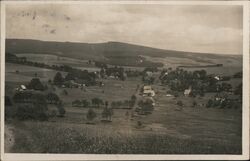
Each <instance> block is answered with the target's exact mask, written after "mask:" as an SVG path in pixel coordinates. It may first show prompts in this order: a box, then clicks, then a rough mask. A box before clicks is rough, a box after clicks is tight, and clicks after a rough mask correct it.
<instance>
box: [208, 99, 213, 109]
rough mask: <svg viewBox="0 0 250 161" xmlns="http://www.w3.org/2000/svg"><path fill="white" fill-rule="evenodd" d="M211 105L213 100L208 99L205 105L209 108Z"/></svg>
mask: <svg viewBox="0 0 250 161" xmlns="http://www.w3.org/2000/svg"><path fill="white" fill-rule="evenodd" d="M212 106H213V100H211V99H209V100H208V102H207V104H206V107H207V108H209V107H212Z"/></svg>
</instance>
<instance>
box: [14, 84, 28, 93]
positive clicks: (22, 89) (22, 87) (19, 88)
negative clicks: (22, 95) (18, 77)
mask: <svg viewBox="0 0 250 161" xmlns="http://www.w3.org/2000/svg"><path fill="white" fill-rule="evenodd" d="M25 90H27V88H26V86H25V85H23V84H22V85H20V86H19V87H17V88H16V91H19V92H22V91H25Z"/></svg>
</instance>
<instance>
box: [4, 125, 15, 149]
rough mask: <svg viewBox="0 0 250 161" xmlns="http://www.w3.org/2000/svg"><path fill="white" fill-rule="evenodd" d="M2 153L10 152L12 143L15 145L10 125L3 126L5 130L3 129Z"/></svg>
mask: <svg viewBox="0 0 250 161" xmlns="http://www.w3.org/2000/svg"><path fill="white" fill-rule="evenodd" d="M4 138H5V140H4V146H5V147H4V148H5V149H4V151H5V152H6V153H9V152H11V148H12V147H13V145H14V143H15V139H14V134H13V127H12V126H10V125H5V129H4Z"/></svg>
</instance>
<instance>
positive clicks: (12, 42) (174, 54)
mask: <svg viewBox="0 0 250 161" xmlns="http://www.w3.org/2000/svg"><path fill="white" fill-rule="evenodd" d="M6 52H10V53H15V54H20V53H32V54H51V55H58V56H64V57H70V58H75V59H92V60H98V61H105V62H106V63H110V64H115V63H118V64H119V63H124V62H131V63H128V64H125V65H133V64H135V63H136V62H138V61H139V60H140V59H144V56H147V57H154V58H157V57H158V58H185V59H190V60H194V61H197V62H202V63H208V64H213V63H217V61H218V60H224V59H225V58H230V59H239V60H240V59H241V58H242V57H241V56H235V55H233V56H228V55H219V54H209V53H192V52H183V51H173V50H162V49H156V48H151V47H146V46H140V45H134V44H128V43H121V42H107V43H95V44H94V43H92V44H89V43H75V42H52V41H40V40H28V39H7V40H6ZM144 60H145V59H144ZM211 60H216V62H214V61H211ZM145 61H148V62H149V60H148V59H147V60H145ZM154 63H155V62H154ZM146 64H147V63H146ZM144 65H145V64H144ZM158 65H159V63H158Z"/></svg>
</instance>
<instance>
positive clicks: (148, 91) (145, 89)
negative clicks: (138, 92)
mask: <svg viewBox="0 0 250 161" xmlns="http://www.w3.org/2000/svg"><path fill="white" fill-rule="evenodd" d="M143 96H150V97H154V96H155V91H154V90H153V89H152V87H151V86H144V87H143Z"/></svg>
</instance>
